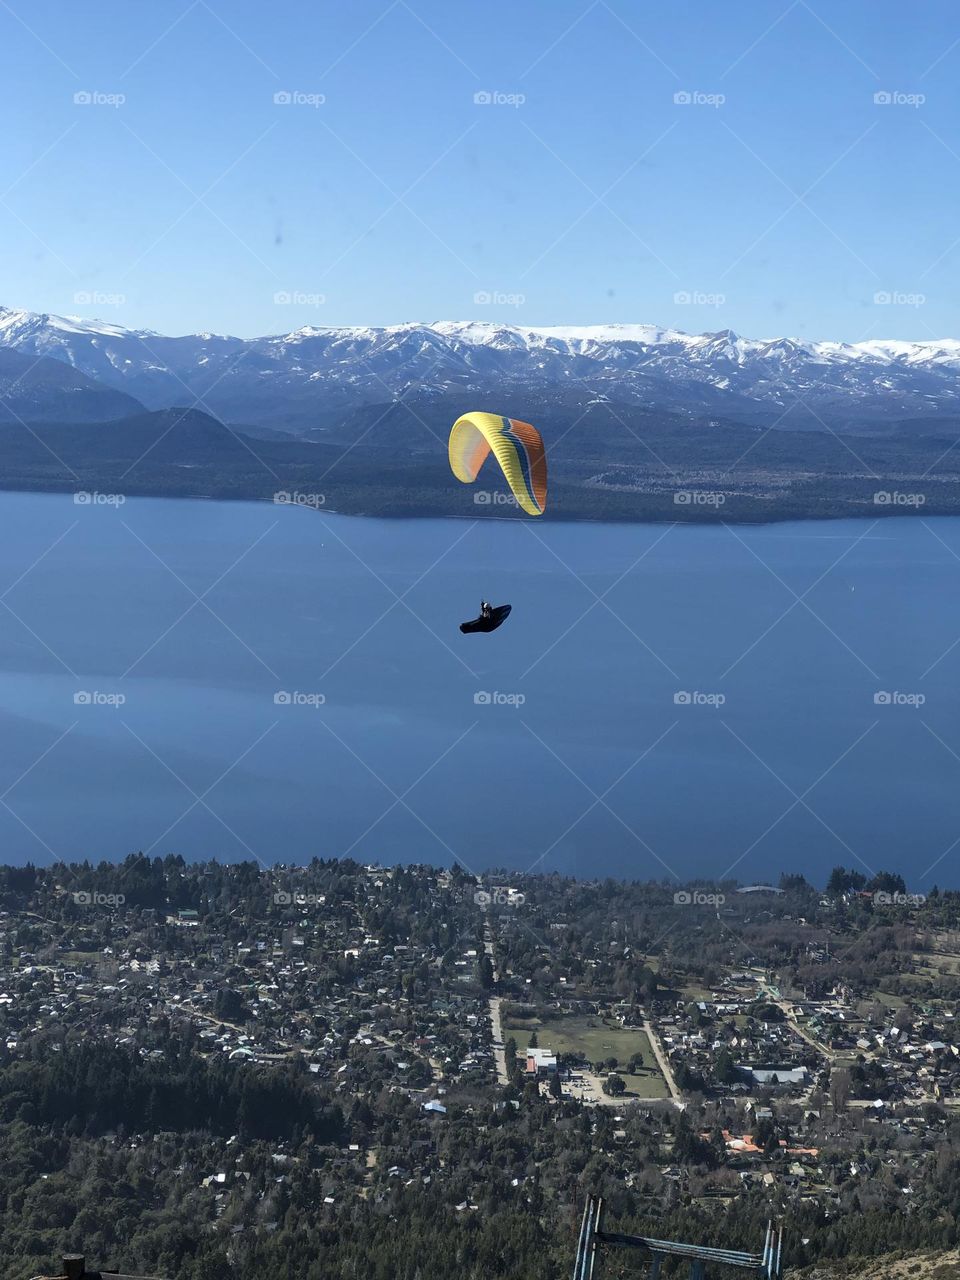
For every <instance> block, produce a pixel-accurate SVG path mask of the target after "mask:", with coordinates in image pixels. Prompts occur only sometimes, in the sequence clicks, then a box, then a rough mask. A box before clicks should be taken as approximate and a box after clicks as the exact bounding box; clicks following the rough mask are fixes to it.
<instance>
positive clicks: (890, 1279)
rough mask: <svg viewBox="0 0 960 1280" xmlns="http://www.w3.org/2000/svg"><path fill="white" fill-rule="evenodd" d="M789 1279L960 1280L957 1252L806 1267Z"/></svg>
mask: <svg viewBox="0 0 960 1280" xmlns="http://www.w3.org/2000/svg"><path fill="white" fill-rule="evenodd" d="M790 1276H791V1278H792V1280H846V1277H853V1276H856V1277H857V1280H960V1249H944V1250H935V1251H933V1252H930V1253H919V1254H910V1255H907V1256H903V1255H901V1254H889V1255H885V1256H884V1257H880V1258H870V1259H866V1260H864V1259H856V1260H853V1261H850V1262H844V1263H837V1264H836V1265H835V1266H829V1267H826V1266H814V1267H806V1268H804V1269H803V1270H802V1271H793V1272H791V1273H790Z"/></svg>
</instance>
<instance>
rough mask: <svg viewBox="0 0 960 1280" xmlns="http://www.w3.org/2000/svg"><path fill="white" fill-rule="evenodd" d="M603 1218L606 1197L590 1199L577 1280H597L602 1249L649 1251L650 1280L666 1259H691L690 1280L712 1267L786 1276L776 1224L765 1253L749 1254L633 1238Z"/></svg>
mask: <svg viewBox="0 0 960 1280" xmlns="http://www.w3.org/2000/svg"><path fill="white" fill-rule="evenodd" d="M602 1218H603V1200H602V1198H601V1197H600V1196H589V1197H588V1198H587V1204H586V1207H585V1209H584V1211H583V1220H582V1222H581V1224H580V1236H579V1239H578V1241H577V1257H576V1261H575V1263H574V1267H573V1280H593V1272H594V1267H595V1266H596V1261H597V1254H598V1253H599V1252H600V1248H601V1247H602V1246H610V1247H618V1246H620V1247H625V1248H628V1249H643V1250H645V1251H646V1252H647V1253H648V1254H649V1255H650V1270H649V1280H659V1277H660V1269H661V1267H662V1266H663V1260H664V1258H685V1259H687V1260H689V1262H690V1280H704V1273H705V1270H706V1267H707V1265H708V1264H709V1265H710V1266H723V1267H737V1268H739V1269H740V1270H742V1271H752V1272H753V1274H754V1276H755V1277H756V1280H781V1276H782V1274H783V1273H782V1263H783V1231H782V1228H781V1227H780V1226H778V1225H776V1224H774V1223H773V1222H768V1223H767V1234H766V1238H765V1239H764V1242H763V1250H762V1251H761V1252H760V1253H748V1252H746V1251H744V1250H741V1249H714V1248H712V1247H711V1246H709V1245H700V1244H684V1243H682V1242H680V1241H678V1240H657V1239H655V1238H654V1237H652V1236H631V1235H626V1234H625V1233H624V1232H622V1231H604V1230H603V1229H602Z"/></svg>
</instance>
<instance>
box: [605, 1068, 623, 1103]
mask: <svg viewBox="0 0 960 1280" xmlns="http://www.w3.org/2000/svg"><path fill="white" fill-rule="evenodd" d="M603 1091H604V1093H608V1094H609V1095H610V1097H611V1098H619V1097H620V1096H621V1095H622V1094H624V1093H626V1091H627V1086H626V1085H625V1084H624V1082H623V1077H622V1076H618V1075H617V1074H616V1072H611V1074H610V1075H608V1076H607V1078H606V1080H604V1082H603Z"/></svg>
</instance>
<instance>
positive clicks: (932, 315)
mask: <svg viewBox="0 0 960 1280" xmlns="http://www.w3.org/2000/svg"><path fill="white" fill-rule="evenodd" d="M0 66H2V70H3V81H4V97H5V100H6V102H7V116H6V120H5V127H4V129H3V131H2V136H0V155H2V169H0V303H2V304H3V305H6V306H14V307H24V308H28V309H32V310H38V311H39V310H43V311H51V312H59V313H69V314H79V315H85V316H95V315H96V316H100V317H103V318H105V319H108V320H112V321H115V322H116V323H119V324H123V325H128V326H134V327H136V326H142V327H149V328H154V329H158V330H161V331H163V332H170V333H183V332H190V331H198V330H199V331H203V330H212V331H215V332H228V333H236V334H242V335H252V334H258V333H275V332H284V331H289V330H291V329H294V328H297V327H299V326H301V325H304V324H317V325H327V324H330V325H336V324H392V323H398V322H401V321H406V320H425V321H429V320H439V319H468V318H473V319H479V320H503V321H508V322H515V323H519V324H530V325H543V324H593V323H607V322H624V323H630V322H634V323H635V322H644V323H658V324H663V325H672V326H675V327H678V328H681V329H686V330H690V331H695V332H699V331H703V330H715V329H723V328H732V329H735V330H736V331H738V332H740V333H743V334H746V335H748V336H754V337H764V336H773V335H780V334H790V335H796V336H801V337H807V338H818V337H824V338H836V339H846V340H849V341H857V340H859V339H862V338H866V337H902V338H914V339H924V338H930V337H943V336H960V305H958V303H960V289H958V284H960V198H958V197H960V130H958V128H957V125H958V121H960V10H958V8H957V5H956V2H955V0H917V3H914V4H903V3H902V2H901V0H841V2H840V3H837V2H836V0H834V2H833V3H828V2H827V0H814V2H813V3H808V2H807V0H730V2H728V3H726V4H717V3H716V2H715V0H698V2H696V3H693V2H690V0H669V2H664V0H659V2H658V3H655V4H652V3H646V0H609V3H608V2H607V0H592V2H591V0H550V2H549V3H547V0H514V3H512V4H506V3H502V2H500V0H493V2H490V3H485V4H475V3H471V4H468V3H464V2H463V0H460V2H455V3H450V0H444V2H443V3H441V2H440V0H409V2H408V0H350V2H349V3H345V2H344V0H337V2H336V3H327V0H294V2H293V3H285V2H284V0H280V3H273V4H270V3H264V0H229V2H228V0H149V2H148V0H139V2H138V3H130V0H124V2H122V3H120V2H115V0H89V3H85V4H82V5H80V4H70V3H67V2H66V0H0ZM678 94H679V95H684V94H686V95H688V96H689V97H690V98H692V100H691V101H682V100H681V101H677V100H675V97H676V95H678ZM877 94H881V95H884V94H886V95H888V97H892V99H893V100H892V101H886V102H882V101H881V102H876V101H875V95H877ZM76 95H80V99H79V100H78V101H75V96H76ZM276 95H281V97H282V96H283V95H287V96H288V97H290V98H291V99H292V100H290V101H287V102H284V101H275V96H276ZM476 95H481V99H480V100H475V96H476ZM482 95H487V98H488V99H491V100H487V101H484V100H482ZM85 96H86V98H88V99H89V98H92V100H88V101H85V100H84V97H85ZM878 299H879V300H878ZM884 299H888V300H884Z"/></svg>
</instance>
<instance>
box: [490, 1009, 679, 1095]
mask: <svg viewBox="0 0 960 1280" xmlns="http://www.w3.org/2000/svg"><path fill="white" fill-rule="evenodd" d="M532 1031H536V1033H537V1040H538V1042H539V1045H540V1048H541V1049H552V1050H553V1052H554V1053H557V1054H560V1053H582V1054H585V1055H586V1058H587V1061H588V1062H589V1063H590V1064H591V1065H592V1064H593V1063H595V1062H603V1061H604V1060H605V1059H607V1058H616V1060H617V1062H618V1063H619V1064H620V1065H621V1067H622V1068H623V1069H622V1070H619V1071H618V1075H621V1076H622V1077H623V1081H624V1084H625V1085H626V1086H627V1095H628V1096H629V1095H630V1094H633V1095H634V1096H635V1097H641V1098H665V1097H667V1093H668V1091H667V1085H666V1081H665V1080H664V1079H663V1076H662V1075H661V1074H660V1069H659V1067H658V1066H657V1060H656V1058H655V1057H654V1053H653V1049H652V1048H651V1047H650V1041H649V1040H648V1039H647V1034H646V1032H645V1031H642V1030H639V1029H635V1028H624V1027H621V1026H618V1025H617V1024H616V1023H611V1022H607V1021H605V1020H604V1019H602V1018H594V1017H576V1018H551V1019H547V1020H544V1021H541V1020H540V1019H539V1018H508V1019H507V1020H506V1021H505V1023H504V1029H503V1034H504V1037H509V1036H511V1035H512V1036H513V1038H514V1039H515V1040H516V1042H517V1047H518V1049H519V1050H520V1051H521V1052H522V1051H523V1050H524V1049H525V1048H526V1043H525V1040H526V1037H528V1036H529V1035H530V1033H531V1032H532ZM634 1053H641V1054H643V1068H642V1069H641V1070H640V1071H638V1072H636V1073H631V1072H628V1071H627V1070H626V1064H627V1062H628V1061H629V1060H630V1058H631V1056H632V1055H633V1054H634Z"/></svg>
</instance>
